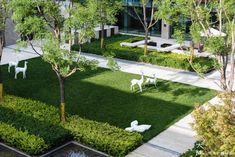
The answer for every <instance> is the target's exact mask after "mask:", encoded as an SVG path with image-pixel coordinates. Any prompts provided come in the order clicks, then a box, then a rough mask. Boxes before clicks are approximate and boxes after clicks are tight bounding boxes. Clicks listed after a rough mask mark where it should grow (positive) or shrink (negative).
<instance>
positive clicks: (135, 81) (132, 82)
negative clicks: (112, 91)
mask: <svg viewBox="0 0 235 157" xmlns="http://www.w3.org/2000/svg"><path fill="white" fill-rule="evenodd" d="M143 83H144V73H143V72H142V71H141V79H140V80H137V79H133V80H131V90H132V91H133V89H134V86H135V85H138V86H139V88H140V92H142V85H143Z"/></svg>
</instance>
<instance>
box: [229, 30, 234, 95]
mask: <svg viewBox="0 0 235 157" xmlns="http://www.w3.org/2000/svg"><path fill="white" fill-rule="evenodd" d="M234 53H235V31H232V52H231V57H230V64H231V74H230V78H229V84H228V86H229V87H228V92H229V93H232V92H233V82H234Z"/></svg>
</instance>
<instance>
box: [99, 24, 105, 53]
mask: <svg viewBox="0 0 235 157" xmlns="http://www.w3.org/2000/svg"><path fill="white" fill-rule="evenodd" d="M100 48H101V49H103V48H104V24H103V23H102V24H101V37H100Z"/></svg>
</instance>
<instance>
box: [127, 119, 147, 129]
mask: <svg viewBox="0 0 235 157" xmlns="http://www.w3.org/2000/svg"><path fill="white" fill-rule="evenodd" d="M150 128H151V125H146V124H143V125H138V121H137V120H134V121H133V122H131V127H128V128H126V129H125V130H126V131H129V132H133V131H136V132H145V131H146V130H149V129H150Z"/></svg>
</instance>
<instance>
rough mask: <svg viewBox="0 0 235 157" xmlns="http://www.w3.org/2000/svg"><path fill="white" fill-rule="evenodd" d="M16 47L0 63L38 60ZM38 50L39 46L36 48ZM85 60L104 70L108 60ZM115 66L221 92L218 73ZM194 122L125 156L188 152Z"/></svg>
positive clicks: (178, 124) (120, 62)
mask: <svg viewBox="0 0 235 157" xmlns="http://www.w3.org/2000/svg"><path fill="white" fill-rule="evenodd" d="M14 48H16V46H15V45H12V46H9V47H7V48H5V49H4V52H3V58H2V63H1V64H6V63H8V62H9V61H12V60H13V61H14V59H15V58H16V57H18V59H19V60H25V59H30V58H35V57H38V55H37V54H35V53H34V52H33V50H32V48H31V47H27V48H21V50H22V51H21V52H20V53H15V52H14ZM36 49H37V51H39V52H40V53H41V51H40V47H37V48H36ZM82 55H83V56H85V57H86V58H88V59H96V60H98V61H99V66H100V67H104V68H106V67H107V66H106V64H107V60H106V59H105V58H104V57H102V56H98V55H94V54H86V53H82ZM117 62H118V65H119V66H120V67H121V71H123V72H127V73H133V74H140V73H141V70H142V71H143V72H144V74H145V75H146V76H152V75H153V74H157V77H158V78H159V79H164V80H171V81H174V82H179V83H185V84H190V85H193V86H198V87H204V88H209V89H214V90H220V88H219V86H218V85H217V84H216V83H215V82H217V83H219V82H218V80H219V79H218V77H219V73H218V72H213V73H211V74H208V75H207V76H206V78H205V79H203V78H200V77H198V76H197V75H196V74H195V73H193V72H187V71H183V70H175V69H170V68H163V67H159V66H155V65H150V64H145V63H137V62H133V61H127V60H122V59H117ZM192 122H193V119H192V117H191V115H190V114H189V115H187V116H186V117H184V118H183V119H181V120H180V121H178V122H176V123H175V124H174V125H172V126H170V127H169V128H168V129H166V130H165V131H163V132H162V133H160V134H159V135H157V136H156V137H154V138H153V139H151V140H150V141H148V142H147V143H145V144H143V145H142V146H140V147H139V148H137V149H136V150H134V151H133V152H131V153H130V154H128V155H127V157H176V156H179V155H180V154H181V153H183V152H185V151H186V150H187V149H189V148H192V147H193V144H194V142H195V134H196V133H195V132H194V131H193V130H192V129H191V127H190V123H192Z"/></svg>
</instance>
